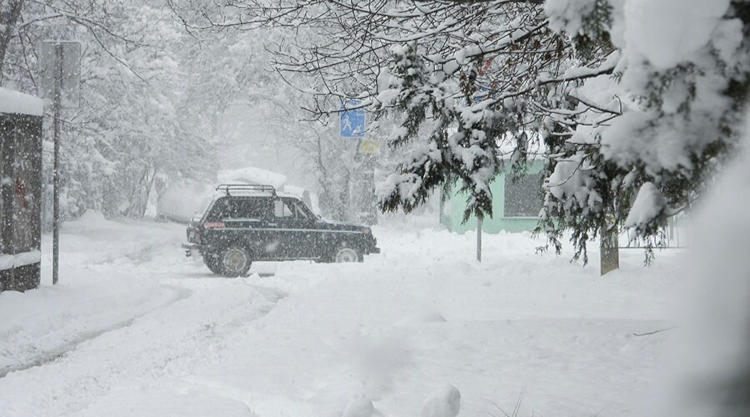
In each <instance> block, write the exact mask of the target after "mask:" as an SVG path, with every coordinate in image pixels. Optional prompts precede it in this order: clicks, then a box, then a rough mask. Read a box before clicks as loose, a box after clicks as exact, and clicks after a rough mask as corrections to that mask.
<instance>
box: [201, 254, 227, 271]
mask: <svg viewBox="0 0 750 417" xmlns="http://www.w3.org/2000/svg"><path fill="white" fill-rule="evenodd" d="M203 263H204V264H206V266H207V267H208V270H209V271H211V272H213V273H214V274H216V275H223V274H222V272H221V258H220V257H219V255H217V254H215V253H207V254H205V255H203Z"/></svg>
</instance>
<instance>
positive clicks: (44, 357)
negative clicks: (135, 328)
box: [0, 285, 193, 379]
mask: <svg viewBox="0 0 750 417" xmlns="http://www.w3.org/2000/svg"><path fill="white" fill-rule="evenodd" d="M162 288H165V289H167V290H170V291H172V292H173V294H174V295H173V296H172V297H170V299H169V300H168V301H166V302H164V303H162V304H160V305H158V306H156V307H153V308H150V309H148V310H146V311H143V312H141V313H139V314H136V315H134V316H132V317H130V318H129V319H127V320H123V321H120V322H117V323H115V324H112V325H110V326H107V327H104V328H101V329H96V330H92V331H88V332H83V333H81V334H80V335H79V336H78V337H76V338H74V339H73V340H71V341H69V342H67V343H64V344H62V345H60V346H58V347H56V348H55V349H51V350H47V351H45V352H42V353H41V354H39V355H37V356H36V357H35V358H33V359H31V360H26V361H24V362H23V363H19V364H15V365H8V366H3V367H0V379H2V378H5V377H6V376H7V375H8V374H10V373H11V372H20V371H24V370H26V369H29V368H34V367H37V366H43V365H45V364H48V363H50V362H53V361H55V360H57V359H59V358H61V357H62V356H64V355H65V354H67V353H68V352H70V351H73V350H75V349H76V348H77V347H78V346H80V345H81V344H82V343H84V342H87V341H89V340H93V339H95V338H97V337H99V336H101V335H103V334H105V333H108V332H111V331H114V330H118V329H122V328H124V327H128V326H130V325H132V324H133V322H134V321H135V320H137V319H138V318H140V317H143V316H145V315H147V314H149V313H153V312H154V311H156V310H160V309H163V308H166V307H169V306H170V305H172V304H174V303H176V302H178V301H180V300H184V299H186V298H188V297H190V295H192V293H193V291H192V290H190V289H188V288H184V287H178V286H174V285H162Z"/></svg>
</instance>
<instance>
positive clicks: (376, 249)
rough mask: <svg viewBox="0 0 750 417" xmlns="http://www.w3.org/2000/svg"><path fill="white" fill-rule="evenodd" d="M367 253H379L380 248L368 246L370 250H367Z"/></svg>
mask: <svg viewBox="0 0 750 417" xmlns="http://www.w3.org/2000/svg"><path fill="white" fill-rule="evenodd" d="M368 253H369V254H374V253H380V248H378V247H374V248H370V250H369V251H368Z"/></svg>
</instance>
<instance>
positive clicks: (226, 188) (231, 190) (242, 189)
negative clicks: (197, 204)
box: [216, 184, 276, 197]
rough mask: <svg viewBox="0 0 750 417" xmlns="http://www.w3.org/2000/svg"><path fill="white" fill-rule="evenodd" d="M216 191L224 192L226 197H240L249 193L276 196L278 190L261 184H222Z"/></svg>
mask: <svg viewBox="0 0 750 417" xmlns="http://www.w3.org/2000/svg"><path fill="white" fill-rule="evenodd" d="M216 191H223V192H225V193H226V195H228V196H231V195H239V194H248V193H267V194H271V195H272V196H274V197H275V196H276V189H275V188H274V187H273V185H261V184H220V185H219V186H218V187H216Z"/></svg>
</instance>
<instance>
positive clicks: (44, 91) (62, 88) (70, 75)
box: [39, 41, 81, 285]
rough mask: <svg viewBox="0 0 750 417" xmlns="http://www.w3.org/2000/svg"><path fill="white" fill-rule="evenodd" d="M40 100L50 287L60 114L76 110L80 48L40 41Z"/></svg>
mask: <svg viewBox="0 0 750 417" xmlns="http://www.w3.org/2000/svg"><path fill="white" fill-rule="evenodd" d="M39 55H40V63H41V71H40V73H41V82H40V90H41V96H42V97H44V98H47V99H51V100H52V114H53V123H52V143H53V156H52V189H53V190H52V192H53V194H52V284H53V285H54V284H57V281H58V278H59V269H60V267H59V264H60V262H59V260H60V140H59V137H60V113H61V112H62V109H63V107H68V108H71V107H78V101H79V95H80V78H81V65H80V63H81V44H80V43H79V42H75V41H43V42H41V46H40V54H39Z"/></svg>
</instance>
